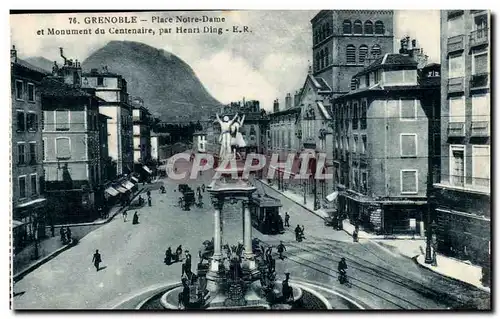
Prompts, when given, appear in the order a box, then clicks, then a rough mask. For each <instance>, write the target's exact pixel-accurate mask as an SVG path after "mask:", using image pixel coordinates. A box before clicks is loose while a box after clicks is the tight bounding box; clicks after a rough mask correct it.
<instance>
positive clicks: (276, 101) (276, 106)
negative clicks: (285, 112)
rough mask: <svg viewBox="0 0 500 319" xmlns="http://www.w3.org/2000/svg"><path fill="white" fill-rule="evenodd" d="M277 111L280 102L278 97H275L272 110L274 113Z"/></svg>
mask: <svg viewBox="0 0 500 319" xmlns="http://www.w3.org/2000/svg"><path fill="white" fill-rule="evenodd" d="M279 111H280V103H279V101H278V99H276V100H274V104H273V112H274V113H276V112H279Z"/></svg>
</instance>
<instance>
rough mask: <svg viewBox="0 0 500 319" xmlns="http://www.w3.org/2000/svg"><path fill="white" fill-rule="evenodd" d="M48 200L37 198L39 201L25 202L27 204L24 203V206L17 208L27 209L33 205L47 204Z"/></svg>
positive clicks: (20, 205)
mask: <svg viewBox="0 0 500 319" xmlns="http://www.w3.org/2000/svg"><path fill="white" fill-rule="evenodd" d="M45 201H46V199H45V198H37V199H34V200H30V201H29V202H25V203H22V204H19V205H17V206H16V208H25V207H28V206H31V205H35V204H39V203H42V202H45Z"/></svg>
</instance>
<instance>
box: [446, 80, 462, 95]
mask: <svg viewBox="0 0 500 319" xmlns="http://www.w3.org/2000/svg"><path fill="white" fill-rule="evenodd" d="M460 92H464V78H463V77H459V78H451V79H448V93H460Z"/></svg>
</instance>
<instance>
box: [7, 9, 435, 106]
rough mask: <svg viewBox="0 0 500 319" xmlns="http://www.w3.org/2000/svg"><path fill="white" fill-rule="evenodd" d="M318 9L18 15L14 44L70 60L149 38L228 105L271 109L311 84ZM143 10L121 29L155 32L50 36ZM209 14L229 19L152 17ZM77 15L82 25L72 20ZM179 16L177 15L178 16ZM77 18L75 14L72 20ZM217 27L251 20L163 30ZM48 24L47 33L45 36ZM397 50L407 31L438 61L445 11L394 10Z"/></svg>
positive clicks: (21, 51)
mask: <svg viewBox="0 0 500 319" xmlns="http://www.w3.org/2000/svg"><path fill="white" fill-rule="evenodd" d="M317 12H318V11H299V10H295V11H293V10H290V11H225V12H217V11H210V12H157V13H154V12H135V13H128V14H127V13H108V14H103V13H100V14H89V13H79V14H50V15H49V14H43V15H42V14H38V15H37V14H29V15H11V16H10V25H11V43H12V44H14V45H16V49H17V51H18V56H19V57H21V58H23V57H30V56H43V57H45V58H47V59H49V60H51V61H54V60H57V61H61V58H60V57H59V47H63V48H64V52H65V55H66V56H67V57H68V58H73V59H78V60H79V61H83V60H85V58H86V57H88V56H89V55H90V54H91V53H92V52H94V51H96V50H98V49H99V48H101V47H102V46H104V45H105V44H106V43H107V42H109V41H111V40H129V41H138V42H143V43H146V44H148V45H151V46H153V47H156V48H159V49H164V50H165V51H168V52H171V53H173V54H175V55H176V56H178V57H179V58H181V59H182V60H184V61H185V62H186V63H188V64H189V65H190V66H191V68H192V69H193V70H194V72H195V73H196V75H197V76H198V78H199V79H200V80H201V82H202V83H203V85H204V86H205V88H206V89H207V90H208V92H210V94H212V96H213V97H215V98H216V99H217V100H219V101H220V102H222V103H229V102H231V101H238V100H241V99H242V98H243V97H244V98H245V99H246V100H250V99H256V100H259V101H260V102H261V103H260V104H261V106H262V107H264V108H265V109H268V110H270V109H272V104H273V100H274V99H276V98H279V100H280V101H284V97H285V95H286V93H288V92H290V93H292V96H293V92H295V91H296V90H297V89H300V88H301V87H302V85H303V83H304V80H305V76H306V74H307V69H308V65H309V64H310V63H311V60H312V49H311V43H312V35H311V24H310V20H311V18H312V17H314V15H315V14H316V13H317ZM132 15H133V16H137V17H138V20H139V21H140V20H142V19H144V20H147V21H144V22H139V24H128V25H124V24H121V25H120V26H118V27H121V28H122V27H129V28H139V27H146V28H150V27H151V28H154V29H155V32H156V34H155V35H113V34H106V35H95V34H92V35H78V36H75V35H66V36H54V35H47V29H48V28H56V29H68V28H79V29H87V28H90V29H91V30H92V31H94V30H95V29H96V28H98V27H99V28H103V29H105V30H108V29H109V28H110V27H116V25H113V24H86V23H85V20H84V18H85V17H92V16H95V17H98V16H122V17H125V16H132ZM203 15H206V16H209V17H219V18H222V17H223V18H225V22H224V23H215V22H214V23H201V24H200V23H194V24H181V23H153V22H152V19H153V17H163V18H167V17H175V16H183V17H194V16H203ZM70 18H76V21H77V22H79V24H71V23H70V20H71V19H70ZM174 19H175V18H174ZM72 21H74V20H72ZM179 26H184V27H201V28H203V27H204V26H208V27H209V26H212V27H222V28H223V29H224V30H225V29H230V30H232V27H233V26H238V27H239V28H240V29H241V27H242V26H248V28H249V29H248V30H249V31H251V32H247V33H232V32H225V31H224V33H223V34H222V35H219V34H214V33H205V34H203V33H201V34H176V33H175V32H173V33H170V34H163V35H159V34H158V32H159V30H158V29H161V28H163V29H165V28H169V27H171V28H172V29H173V30H172V31H175V28H176V27H179ZM38 30H44V32H45V34H44V35H38V34H37V31H38ZM394 30H395V36H394V39H395V41H394V49H395V50H396V51H397V49H399V39H401V38H402V37H404V36H406V35H408V36H410V37H411V38H416V39H417V41H418V43H419V44H420V46H421V47H422V48H423V49H424V51H425V53H426V54H427V55H428V56H429V62H439V55H440V53H439V46H440V45H439V41H440V38H439V31H440V26H439V11H438V10H425V11H424V10H402V11H395V14H394Z"/></svg>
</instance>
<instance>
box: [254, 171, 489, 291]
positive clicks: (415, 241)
mask: <svg viewBox="0 0 500 319" xmlns="http://www.w3.org/2000/svg"><path fill="white" fill-rule="evenodd" d="M258 181H259V182H261V183H262V184H263V185H265V186H266V187H269V188H272V189H273V190H275V191H277V192H279V193H280V194H282V195H283V196H285V197H287V198H288V199H290V200H291V201H294V202H295V203H297V204H298V205H300V206H302V207H304V208H305V209H307V210H309V211H310V212H311V213H313V214H315V215H317V216H318V217H321V218H325V216H326V215H327V214H326V212H325V211H324V210H322V209H318V210H316V211H315V210H313V204H312V199H309V198H308V199H307V204H306V205H304V198H303V197H302V196H299V195H297V194H294V193H292V192H290V191H279V190H278V189H277V187H275V186H271V185H269V184H268V183H267V182H265V181H263V180H258ZM343 228H344V231H345V232H346V233H348V234H349V235H352V233H353V231H354V225H352V224H351V223H350V222H349V221H348V220H344V222H343ZM358 237H359V238H364V239H369V240H371V242H373V243H375V244H377V245H379V246H381V247H383V248H384V249H386V250H389V251H390V253H397V254H399V255H402V256H404V257H407V258H411V259H414V260H415V261H416V262H417V263H418V264H419V265H420V266H421V267H424V268H427V269H429V270H431V271H434V272H436V273H438V274H440V275H443V276H446V277H449V278H452V279H455V280H458V281H461V282H465V283H468V284H470V285H473V286H475V287H477V288H479V289H481V290H484V291H487V292H490V288H488V287H484V286H483V285H482V283H481V275H482V274H481V267H479V266H475V265H472V264H470V263H467V262H463V261H460V260H457V259H454V258H450V257H446V256H443V255H437V256H436V259H437V266H436V267H434V266H432V265H429V264H426V263H425V245H426V241H425V239H423V238H421V237H420V236H415V237H414V238H413V237H412V236H404V235H403V236H397V237H396V238H390V239H388V237H387V236H384V235H374V234H370V233H367V232H365V231H362V230H360V231H359V233H358Z"/></svg>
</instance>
